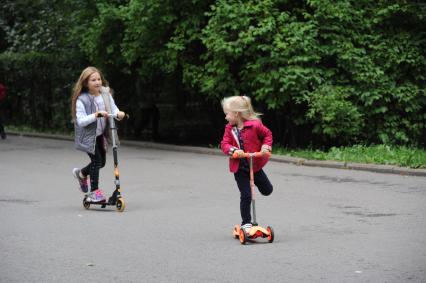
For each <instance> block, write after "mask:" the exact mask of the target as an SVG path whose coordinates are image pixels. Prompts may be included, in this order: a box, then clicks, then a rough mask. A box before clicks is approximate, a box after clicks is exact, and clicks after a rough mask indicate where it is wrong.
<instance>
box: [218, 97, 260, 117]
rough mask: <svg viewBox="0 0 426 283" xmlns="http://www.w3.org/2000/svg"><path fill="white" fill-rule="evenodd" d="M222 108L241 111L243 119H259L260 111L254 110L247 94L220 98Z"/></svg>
mask: <svg viewBox="0 0 426 283" xmlns="http://www.w3.org/2000/svg"><path fill="white" fill-rule="evenodd" d="M222 108H223V110H224V111H231V112H238V113H241V117H242V118H243V119H244V120H259V119H260V118H259V116H260V115H262V114H261V113H257V112H255V111H254V109H253V106H252V105H251V100H250V97H248V96H230V97H225V98H224V99H223V100H222Z"/></svg>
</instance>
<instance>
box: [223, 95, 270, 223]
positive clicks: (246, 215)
mask: <svg viewBox="0 0 426 283" xmlns="http://www.w3.org/2000/svg"><path fill="white" fill-rule="evenodd" d="M222 107H223V111H224V112H225V115H226V116H225V119H226V120H227V121H228V122H229V123H228V124H227V125H226V127H225V133H224V135H223V139H222V142H221V143H220V147H221V149H222V151H223V152H224V153H225V154H227V155H232V154H233V153H234V152H237V153H239V152H257V151H263V152H269V151H271V150H272V132H271V131H270V130H269V129H268V128H267V127H265V126H264V125H263V124H262V122H261V121H260V119H259V115H260V114H259V113H256V112H255V111H254V110H253V107H252V105H251V101H250V98H249V97H247V96H231V97H227V98H225V99H223V100H222ZM267 162H268V157H267V156H264V157H259V158H254V159H253V171H254V184H255V185H256V187H257V188H258V189H259V191H260V193H261V194H262V195H265V196H267V195H270V194H271V193H272V189H273V188H272V184H271V182H270V181H269V179H268V177H267V176H266V174H265V172H263V170H262V167H263V166H265V164H266V163H267ZM229 169H230V171H231V172H233V173H234V177H235V181H236V182H237V186H238V189H239V190H240V194H241V195H240V212H241V218H242V223H241V228H243V229H245V230H246V231H249V230H250V228H251V227H252V223H251V214H250V204H251V191H250V173H249V164H248V161H247V159H234V158H230V159H229Z"/></svg>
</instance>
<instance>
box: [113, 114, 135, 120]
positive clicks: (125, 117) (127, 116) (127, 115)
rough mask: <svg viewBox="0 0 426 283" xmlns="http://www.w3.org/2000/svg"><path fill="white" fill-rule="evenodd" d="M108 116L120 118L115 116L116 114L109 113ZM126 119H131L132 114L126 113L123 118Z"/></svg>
mask: <svg viewBox="0 0 426 283" xmlns="http://www.w3.org/2000/svg"><path fill="white" fill-rule="evenodd" d="M108 117H114V119H116V120H118V119H117V117H115V116H114V114H109V113H108ZM124 119H130V115H129V114H126V115H124V117H123V119H121V120H124Z"/></svg>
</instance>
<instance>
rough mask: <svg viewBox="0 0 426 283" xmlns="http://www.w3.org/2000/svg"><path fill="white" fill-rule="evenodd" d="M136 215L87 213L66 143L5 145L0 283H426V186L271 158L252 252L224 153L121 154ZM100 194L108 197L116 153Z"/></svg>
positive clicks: (80, 158)
mask: <svg viewBox="0 0 426 283" xmlns="http://www.w3.org/2000/svg"><path fill="white" fill-rule="evenodd" d="M119 160H120V177H121V181H122V189H123V190H122V193H123V196H124V200H125V202H126V209H125V211H124V212H122V213H119V212H117V211H115V208H114V207H107V208H105V209H100V208H99V207H94V208H92V207H91V209H90V210H86V209H84V208H83V206H82V199H83V195H82V194H81V193H80V192H79V191H78V189H77V184H76V181H75V180H74V179H73V177H72V175H71V170H72V168H73V167H77V166H82V165H84V164H86V163H87V162H88V157H87V156H86V155H85V154H84V153H81V152H78V151H76V150H74V149H73V143H72V142H70V141H60V140H50V139H40V138H28V137H18V136H9V137H8V139H6V140H0V172H1V173H0V177H1V184H0V224H1V230H0V282H426V237H425V235H426V178H425V177H413V176H399V175H391V174H380V173H371V172H362V171H351V170H339V169H329V168H319V167H304V166H296V165H291V164H285V163H276V162H270V163H269V164H268V165H267V166H266V167H265V171H266V172H267V174H268V175H269V177H270V180H271V182H272V183H273V184H274V192H273V193H272V195H271V196H268V197H263V196H260V195H259V194H258V195H257V202H256V209H257V214H258V215H257V216H258V222H259V224H261V225H264V226H267V225H271V226H272V227H273V228H274V230H275V241H274V243H272V244H269V243H265V241H262V240H259V241H257V242H255V243H249V244H248V245H245V246H242V245H241V244H240V243H239V241H238V240H235V239H233V237H232V236H231V231H232V227H233V225H234V224H237V223H239V221H240V216H239V192H238V189H237V187H236V184H235V181H234V179H233V176H232V174H230V173H229V172H228V167H227V162H228V161H227V158H226V157H225V156H223V157H222V156H216V155H206V154H195V153H185V152H174V151H167V150H155V149H146V148H138V147H129V146H123V147H121V148H120V150H119ZM100 186H101V188H102V189H103V190H104V191H106V192H109V193H110V192H112V190H113V188H114V184H113V169H112V156H111V151H110V152H109V153H108V160H107V166H106V167H105V168H104V169H102V171H101V183H100Z"/></svg>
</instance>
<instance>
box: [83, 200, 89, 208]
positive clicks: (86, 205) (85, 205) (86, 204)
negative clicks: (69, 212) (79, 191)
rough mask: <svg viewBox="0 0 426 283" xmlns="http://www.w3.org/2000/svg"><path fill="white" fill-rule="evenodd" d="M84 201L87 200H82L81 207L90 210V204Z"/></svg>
mask: <svg viewBox="0 0 426 283" xmlns="http://www.w3.org/2000/svg"><path fill="white" fill-rule="evenodd" d="M86 199H87V197H84V199H83V206H84V208H85V209H89V208H90V203H88V202H87V201H86Z"/></svg>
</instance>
